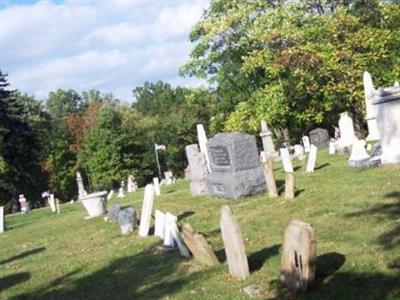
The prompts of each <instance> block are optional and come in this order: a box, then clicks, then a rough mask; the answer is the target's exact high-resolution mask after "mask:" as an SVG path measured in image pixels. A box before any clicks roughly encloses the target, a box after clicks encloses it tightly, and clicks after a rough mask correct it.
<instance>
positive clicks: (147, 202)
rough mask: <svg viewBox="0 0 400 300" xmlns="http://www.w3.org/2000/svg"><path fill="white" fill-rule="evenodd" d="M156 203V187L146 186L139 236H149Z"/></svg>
mask: <svg viewBox="0 0 400 300" xmlns="http://www.w3.org/2000/svg"><path fill="white" fill-rule="evenodd" d="M153 202H154V186H153V185H152V184H148V185H146V187H145V189H144V199H143V204H142V214H141V216H140V225H139V235H140V236H143V237H144V236H148V234H149V229H150V221H151V212H152V210H153Z"/></svg>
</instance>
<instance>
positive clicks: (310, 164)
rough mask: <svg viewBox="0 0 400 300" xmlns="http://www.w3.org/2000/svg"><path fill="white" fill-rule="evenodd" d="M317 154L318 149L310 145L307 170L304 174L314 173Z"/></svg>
mask: <svg viewBox="0 0 400 300" xmlns="http://www.w3.org/2000/svg"><path fill="white" fill-rule="evenodd" d="M317 152H318V148H317V147H316V146H314V145H311V147H310V153H309V154H308V160H307V169H306V172H308V173H310V172H314V169H315V162H316V161H317Z"/></svg>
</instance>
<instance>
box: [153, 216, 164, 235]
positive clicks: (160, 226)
mask: <svg viewBox="0 0 400 300" xmlns="http://www.w3.org/2000/svg"><path fill="white" fill-rule="evenodd" d="M154 215H155V216H154V235H155V236H158V237H160V238H162V239H164V233H165V214H164V213H163V212H162V211H160V210H158V209H156V211H155V213H154Z"/></svg>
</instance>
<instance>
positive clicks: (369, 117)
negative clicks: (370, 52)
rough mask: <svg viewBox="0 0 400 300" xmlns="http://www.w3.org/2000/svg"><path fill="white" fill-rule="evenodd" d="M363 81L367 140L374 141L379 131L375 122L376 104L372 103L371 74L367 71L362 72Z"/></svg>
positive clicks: (377, 138) (373, 90)
mask: <svg viewBox="0 0 400 300" xmlns="http://www.w3.org/2000/svg"><path fill="white" fill-rule="evenodd" d="M363 81H364V95H365V108H366V112H367V114H366V117H365V120H366V121H367V125H368V137H367V141H375V140H379V138H380V137H379V131H378V124H377V122H376V109H377V108H376V105H373V100H374V93H375V87H374V84H373V83H372V78H371V75H370V74H369V73H368V72H364V75H363Z"/></svg>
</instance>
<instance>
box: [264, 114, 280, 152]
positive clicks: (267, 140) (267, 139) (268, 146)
mask: <svg viewBox="0 0 400 300" xmlns="http://www.w3.org/2000/svg"><path fill="white" fill-rule="evenodd" d="M260 137H261V141H262V144H263V148H264V153H265V155H266V156H267V157H270V156H273V157H274V156H277V155H278V153H277V152H276V151H275V146H274V142H273V141H272V132H271V131H270V130H269V129H268V126H267V123H266V122H265V121H264V120H262V121H261V133H260Z"/></svg>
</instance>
